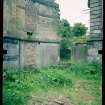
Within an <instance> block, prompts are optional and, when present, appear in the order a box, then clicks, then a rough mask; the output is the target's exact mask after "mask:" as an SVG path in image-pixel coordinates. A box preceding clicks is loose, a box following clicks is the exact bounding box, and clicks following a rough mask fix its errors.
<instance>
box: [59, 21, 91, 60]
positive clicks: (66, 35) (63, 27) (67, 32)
mask: <svg viewBox="0 0 105 105" xmlns="http://www.w3.org/2000/svg"><path fill="white" fill-rule="evenodd" d="M87 29H88V28H87V27H86V26H85V25H84V24H82V23H76V24H75V25H74V26H73V27H71V26H70V24H69V22H68V21H67V20H65V19H63V20H61V21H60V24H59V30H58V35H59V36H60V37H61V43H60V49H61V50H60V57H61V58H62V59H70V48H71V47H72V46H73V45H74V44H75V43H79V42H80V43H81V42H86V41H87V40H89V38H90V36H89V35H88V36H87V35H86V32H87Z"/></svg>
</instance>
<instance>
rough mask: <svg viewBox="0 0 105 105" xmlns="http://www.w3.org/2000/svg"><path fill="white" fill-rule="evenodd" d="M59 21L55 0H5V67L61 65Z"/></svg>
mask: <svg viewBox="0 0 105 105" xmlns="http://www.w3.org/2000/svg"><path fill="white" fill-rule="evenodd" d="M59 20H60V16H59V6H58V4H56V3H55V2H54V0H4V31H3V32H4V35H3V39H4V42H3V47H4V49H5V50H7V54H5V55H4V56H3V58H4V62H3V63H4V66H18V67H20V66H22V67H23V66H30V65H33V66H38V67H43V66H48V65H54V64H57V63H58V62H59V41H60V38H59V37H58V35H57V31H58V25H59ZM14 41H15V42H16V43H14Z"/></svg>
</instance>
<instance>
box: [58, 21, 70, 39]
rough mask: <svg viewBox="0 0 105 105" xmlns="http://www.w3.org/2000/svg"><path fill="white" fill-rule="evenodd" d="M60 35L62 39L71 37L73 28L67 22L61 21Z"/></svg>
mask: <svg viewBox="0 0 105 105" xmlns="http://www.w3.org/2000/svg"><path fill="white" fill-rule="evenodd" d="M58 34H59V35H60V36H61V37H62V38H65V37H70V35H71V27H70V24H69V22H68V21H67V20H65V19H63V20H61V21H60V25H59V31H58Z"/></svg>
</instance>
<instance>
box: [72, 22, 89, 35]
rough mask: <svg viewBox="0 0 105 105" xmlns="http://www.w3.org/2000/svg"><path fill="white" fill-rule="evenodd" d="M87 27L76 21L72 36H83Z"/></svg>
mask: <svg viewBox="0 0 105 105" xmlns="http://www.w3.org/2000/svg"><path fill="white" fill-rule="evenodd" d="M87 30H88V28H87V27H86V26H85V25H84V24H82V23H76V24H75V25H74V27H73V29H72V33H73V35H74V36H83V35H85V34H86V32H87Z"/></svg>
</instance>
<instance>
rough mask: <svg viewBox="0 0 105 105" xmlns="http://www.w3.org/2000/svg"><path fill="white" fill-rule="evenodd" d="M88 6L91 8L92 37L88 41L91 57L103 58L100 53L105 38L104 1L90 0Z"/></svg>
mask: <svg viewBox="0 0 105 105" xmlns="http://www.w3.org/2000/svg"><path fill="white" fill-rule="evenodd" d="M88 6H89V8H90V35H91V39H90V40H89V41H88V42H87V43H88V55H89V58H91V59H96V60H97V59H100V60H101V59H102V58H101V57H102V56H101V55H100V54H98V51H99V50H102V40H103V1H102V0H89V1H88Z"/></svg>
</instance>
